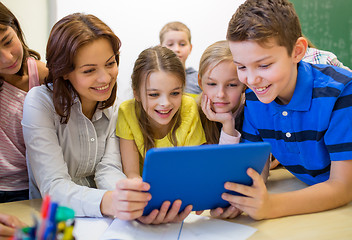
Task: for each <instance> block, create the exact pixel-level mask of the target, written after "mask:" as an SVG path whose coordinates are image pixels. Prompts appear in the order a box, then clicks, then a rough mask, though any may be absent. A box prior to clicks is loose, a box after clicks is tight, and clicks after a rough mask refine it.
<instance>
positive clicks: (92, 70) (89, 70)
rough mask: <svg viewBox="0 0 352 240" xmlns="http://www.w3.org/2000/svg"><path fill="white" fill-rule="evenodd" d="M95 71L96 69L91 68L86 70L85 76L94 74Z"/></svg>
mask: <svg viewBox="0 0 352 240" xmlns="http://www.w3.org/2000/svg"><path fill="white" fill-rule="evenodd" d="M94 71H95V68H90V69H87V70H84V71H83V73H84V74H89V73H92V72H94Z"/></svg>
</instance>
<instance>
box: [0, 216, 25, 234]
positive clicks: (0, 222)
mask: <svg viewBox="0 0 352 240" xmlns="http://www.w3.org/2000/svg"><path fill="white" fill-rule="evenodd" d="M25 226H26V225H25V224H24V223H23V222H22V221H20V220H19V219H18V218H17V217H15V216H11V215H7V214H2V213H0V236H2V237H10V236H12V235H14V234H15V231H16V228H22V227H25Z"/></svg>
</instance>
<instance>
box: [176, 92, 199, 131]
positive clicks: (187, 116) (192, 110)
mask: <svg viewBox="0 0 352 240" xmlns="http://www.w3.org/2000/svg"><path fill="white" fill-rule="evenodd" d="M181 119H182V124H187V123H192V122H194V121H196V120H198V119H199V120H200V117H199V112H198V105H197V103H196V101H195V100H194V98H192V97H190V96H188V95H183V96H182V104H181Z"/></svg>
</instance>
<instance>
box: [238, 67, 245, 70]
mask: <svg viewBox="0 0 352 240" xmlns="http://www.w3.org/2000/svg"><path fill="white" fill-rule="evenodd" d="M245 69H246V67H245V66H237V70H245Z"/></svg>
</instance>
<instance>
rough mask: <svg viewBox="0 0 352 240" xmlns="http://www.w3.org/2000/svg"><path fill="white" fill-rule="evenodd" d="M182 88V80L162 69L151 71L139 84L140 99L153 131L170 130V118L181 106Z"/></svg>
mask: <svg viewBox="0 0 352 240" xmlns="http://www.w3.org/2000/svg"><path fill="white" fill-rule="evenodd" d="M182 90H183V86H182V81H181V80H180V79H179V78H178V77H177V76H176V75H175V74H172V73H169V72H164V71H156V72H152V73H151V74H150V75H149V78H148V79H147V82H146V84H142V85H141V89H140V94H139V96H140V101H141V102H142V106H143V109H144V111H145V112H146V113H147V115H148V117H149V120H150V122H151V125H152V128H153V130H154V131H155V130H156V131H161V132H168V131H169V130H170V128H171V124H170V123H171V120H172V119H173V117H174V116H175V114H176V113H177V111H178V109H179V108H180V106H181V99H182ZM136 99H137V100H139V98H138V97H137V98H136Z"/></svg>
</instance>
